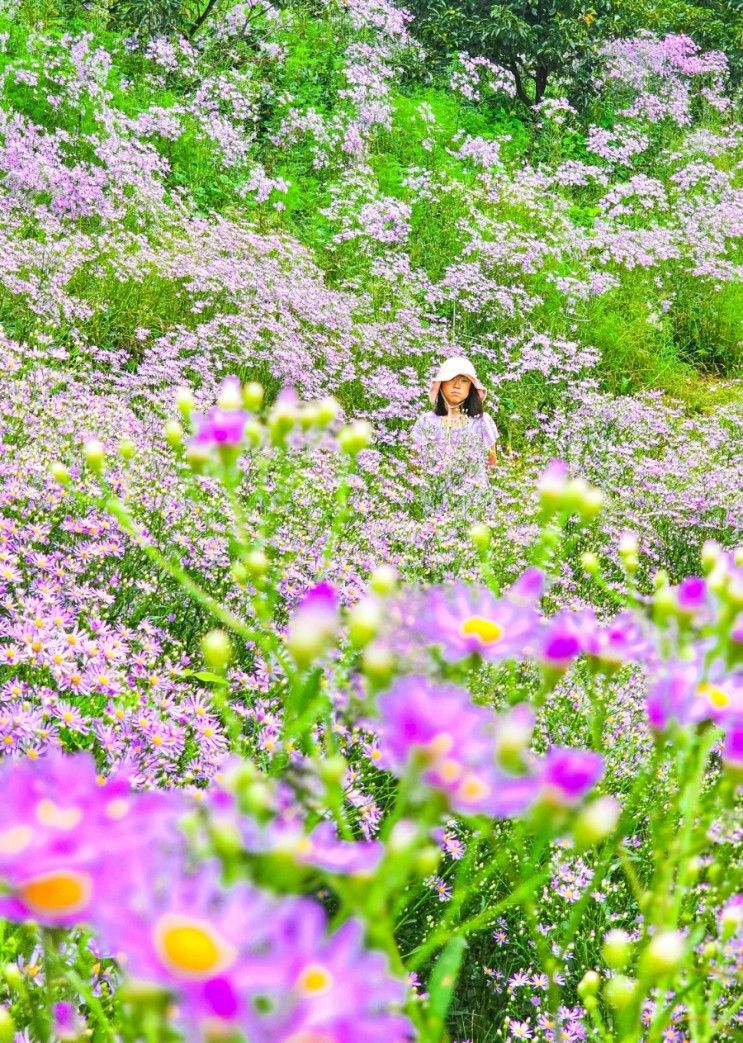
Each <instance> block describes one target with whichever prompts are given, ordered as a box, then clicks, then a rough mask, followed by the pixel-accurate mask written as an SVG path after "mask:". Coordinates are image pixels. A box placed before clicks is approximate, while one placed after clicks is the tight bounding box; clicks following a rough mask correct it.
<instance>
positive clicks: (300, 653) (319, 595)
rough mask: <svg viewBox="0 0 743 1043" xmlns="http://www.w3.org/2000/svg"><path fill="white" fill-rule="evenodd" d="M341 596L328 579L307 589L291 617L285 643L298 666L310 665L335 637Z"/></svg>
mask: <svg viewBox="0 0 743 1043" xmlns="http://www.w3.org/2000/svg"><path fill="white" fill-rule="evenodd" d="M338 623H339V617H338V595H337V593H336V591H335V590H334V588H333V587H332V586H331V585H330V584H329V583H326V582H321V583H318V584H316V585H315V586H314V587H312V588H311V589H310V590H308V591H307V592H306V593H305V595H304V597H303V598H302V600H301V601H300V603H299V605H298V606H297V608H296V610H295V612H294V614H293V615H292V617H291V619H290V620H289V628H288V631H287V636H286V645H287V648H288V649H289V651H290V652H291V654H292V656H293V657H294V660H295V662H296V663H297V665H298V666H299V667H303V668H306V667H308V666H310V665H311V664H312V663H313V662H314V660H315V659H317V658H318V657H319V656H321V655H322V654H323V653H324V652H325V651H326V650H327V649H328V647H329V646H330V644H331V643H332V641H333V640H334V639H335V636H336V633H337V630H338Z"/></svg>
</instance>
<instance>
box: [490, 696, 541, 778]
mask: <svg viewBox="0 0 743 1043" xmlns="http://www.w3.org/2000/svg"><path fill="white" fill-rule="evenodd" d="M533 731H534V711H533V710H532V708H531V707H530V706H529V704H528V703H519V704H518V705H517V706H514V707H513V708H512V709H511V710H510V711H509V712H508V713H504V714H502V715H500V716H499V718H498V727H497V729H496V735H495V755H496V758H497V760H498V763H499V764H500V765H501V767H503V768H505V769H506V770H507V771H517V772H518V771H519V770H522V762H521V758H522V756H523V754H524V751H525V750H527V749H528V747H529V743H530V742H531V737H532V733H533Z"/></svg>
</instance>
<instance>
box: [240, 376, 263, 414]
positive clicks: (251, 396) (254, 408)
mask: <svg viewBox="0 0 743 1043" xmlns="http://www.w3.org/2000/svg"><path fill="white" fill-rule="evenodd" d="M263 395H264V391H263V385H262V384H259V383H258V381H257V380H251V381H250V383H248V384H246V385H245V387H244V388H243V403H244V405H245V408H246V409H249V410H250V411H251V413H257V412H258V410H259V409H260V408H261V406H262V405H263Z"/></svg>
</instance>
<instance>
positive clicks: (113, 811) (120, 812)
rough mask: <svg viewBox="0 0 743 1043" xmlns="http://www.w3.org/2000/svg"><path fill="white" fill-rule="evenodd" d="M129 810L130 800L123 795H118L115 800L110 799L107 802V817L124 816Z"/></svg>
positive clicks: (116, 817)
mask: <svg viewBox="0 0 743 1043" xmlns="http://www.w3.org/2000/svg"><path fill="white" fill-rule="evenodd" d="M128 811H129V801H128V800H125V799H124V798H123V797H116V798H115V799H114V800H109V802H108V804H106V817H107V818H113V819H118V818H124V816H125V815H126V814H127V813H128Z"/></svg>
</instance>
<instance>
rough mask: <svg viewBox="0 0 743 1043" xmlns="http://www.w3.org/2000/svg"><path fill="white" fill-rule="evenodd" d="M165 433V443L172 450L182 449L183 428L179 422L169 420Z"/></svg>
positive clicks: (164, 429)
mask: <svg viewBox="0 0 743 1043" xmlns="http://www.w3.org/2000/svg"><path fill="white" fill-rule="evenodd" d="M163 433H164V434H165V441H166V442H167V443H168V445H169V446H170V447H171V449H180V447H181V446H182V445H183V428H182V427H181V425H180V424H179V423H178V421H177V420H168V422H167V424H166V425H165V427H164V428H163Z"/></svg>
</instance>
